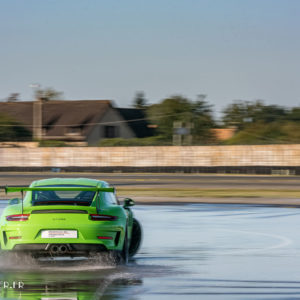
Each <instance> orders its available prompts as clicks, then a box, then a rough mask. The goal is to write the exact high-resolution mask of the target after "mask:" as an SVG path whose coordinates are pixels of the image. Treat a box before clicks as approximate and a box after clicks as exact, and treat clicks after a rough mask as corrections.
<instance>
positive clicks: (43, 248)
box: [8, 243, 108, 257]
mask: <svg viewBox="0 0 300 300" xmlns="http://www.w3.org/2000/svg"><path fill="white" fill-rule="evenodd" d="M107 251H108V249H107V248H106V247H105V246H104V245H102V244H75V243H74V244H73V243H72V244H66V243H64V244H60V243H55V244H52V243H51V244H49V243H48V244H47V243H45V244H18V245H15V246H14V248H13V249H12V250H9V251H8V252H17V253H29V254H31V255H33V256H37V257H43V256H44V257H47V256H48V257H49V256H50V257H51V256H53V257H55V256H71V257H74V256H88V255H92V254H93V253H99V252H107Z"/></svg>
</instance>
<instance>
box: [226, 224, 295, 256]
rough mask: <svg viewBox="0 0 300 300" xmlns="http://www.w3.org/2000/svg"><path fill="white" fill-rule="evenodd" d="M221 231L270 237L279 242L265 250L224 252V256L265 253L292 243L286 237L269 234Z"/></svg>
mask: <svg viewBox="0 0 300 300" xmlns="http://www.w3.org/2000/svg"><path fill="white" fill-rule="evenodd" d="M221 230H222V231H228V232H236V233H243V234H254V235H260V236H265V237H271V238H274V239H277V240H280V243H278V244H275V245H273V246H270V247H265V248H259V249H245V250H236V251H224V252H223V253H224V254H227V255H228V254H244V253H245V254H247V253H256V252H266V251H270V250H274V249H280V248H284V247H287V246H288V245H290V244H292V243H293V241H292V240H291V239H289V238H287V237H284V236H281V235H275V234H269V233H261V232H255V231H244V230H231V229H221Z"/></svg>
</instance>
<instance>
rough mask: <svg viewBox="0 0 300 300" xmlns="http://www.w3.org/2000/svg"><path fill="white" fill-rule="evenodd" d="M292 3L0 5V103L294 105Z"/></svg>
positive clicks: (298, 95)
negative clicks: (179, 98)
mask: <svg viewBox="0 0 300 300" xmlns="http://www.w3.org/2000/svg"><path fill="white" fill-rule="evenodd" d="M299 29H300V1H298V0H197V1H196V0H152V1H149V0H148V1H142V0H127V1H125V0H124V1H123V0H119V1H117V0H110V1H101V0H86V1H82V0H72V1H70V0H43V1H41V0H9V1H7V0H0V39H1V43H0V99H3V98H5V97H7V96H8V95H9V94H10V93H13V92H19V93H20V94H21V99H22V100H30V99H32V89H31V88H30V87H29V85H30V84H31V83H36V82H38V83H40V84H41V85H42V87H54V88H55V89H57V90H59V91H63V92H64V98H65V99H112V100H115V102H116V103H117V104H118V105H119V106H129V105H130V104H131V101H132V99H133V97H134V94H135V92H136V91H140V90H141V91H144V92H145V94H146V97H147V99H149V101H150V102H151V103H154V102H158V101H160V100H161V99H163V98H165V97H167V96H170V95H173V94H181V95H184V96H187V97H190V98H192V99H195V98H196V95H197V94H207V100H208V101H209V102H210V103H212V104H213V105H215V109H216V110H217V111H221V110H222V108H224V106H225V105H227V104H228V103H230V102H232V101H233V100H237V99H242V100H256V99H262V100H265V101H266V103H268V104H271V103H272V104H279V105H285V106H296V105H300V82H299V78H300V76H299V75H300V60H299V55H300V36H299V35H300V30H299Z"/></svg>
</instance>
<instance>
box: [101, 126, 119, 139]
mask: <svg viewBox="0 0 300 300" xmlns="http://www.w3.org/2000/svg"><path fill="white" fill-rule="evenodd" d="M118 129H119V128H118V126H104V137H105V138H115V137H118Z"/></svg>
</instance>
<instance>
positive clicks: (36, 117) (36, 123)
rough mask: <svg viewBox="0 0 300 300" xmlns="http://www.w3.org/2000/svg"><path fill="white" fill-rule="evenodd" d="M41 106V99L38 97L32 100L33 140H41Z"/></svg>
mask: <svg viewBox="0 0 300 300" xmlns="http://www.w3.org/2000/svg"><path fill="white" fill-rule="evenodd" d="M42 107H43V100H42V99H41V98H40V97H39V98H36V100H35V101H34V102H33V138H34V140H41V139H42V135H43V131H42V125H43V120H42Z"/></svg>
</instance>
